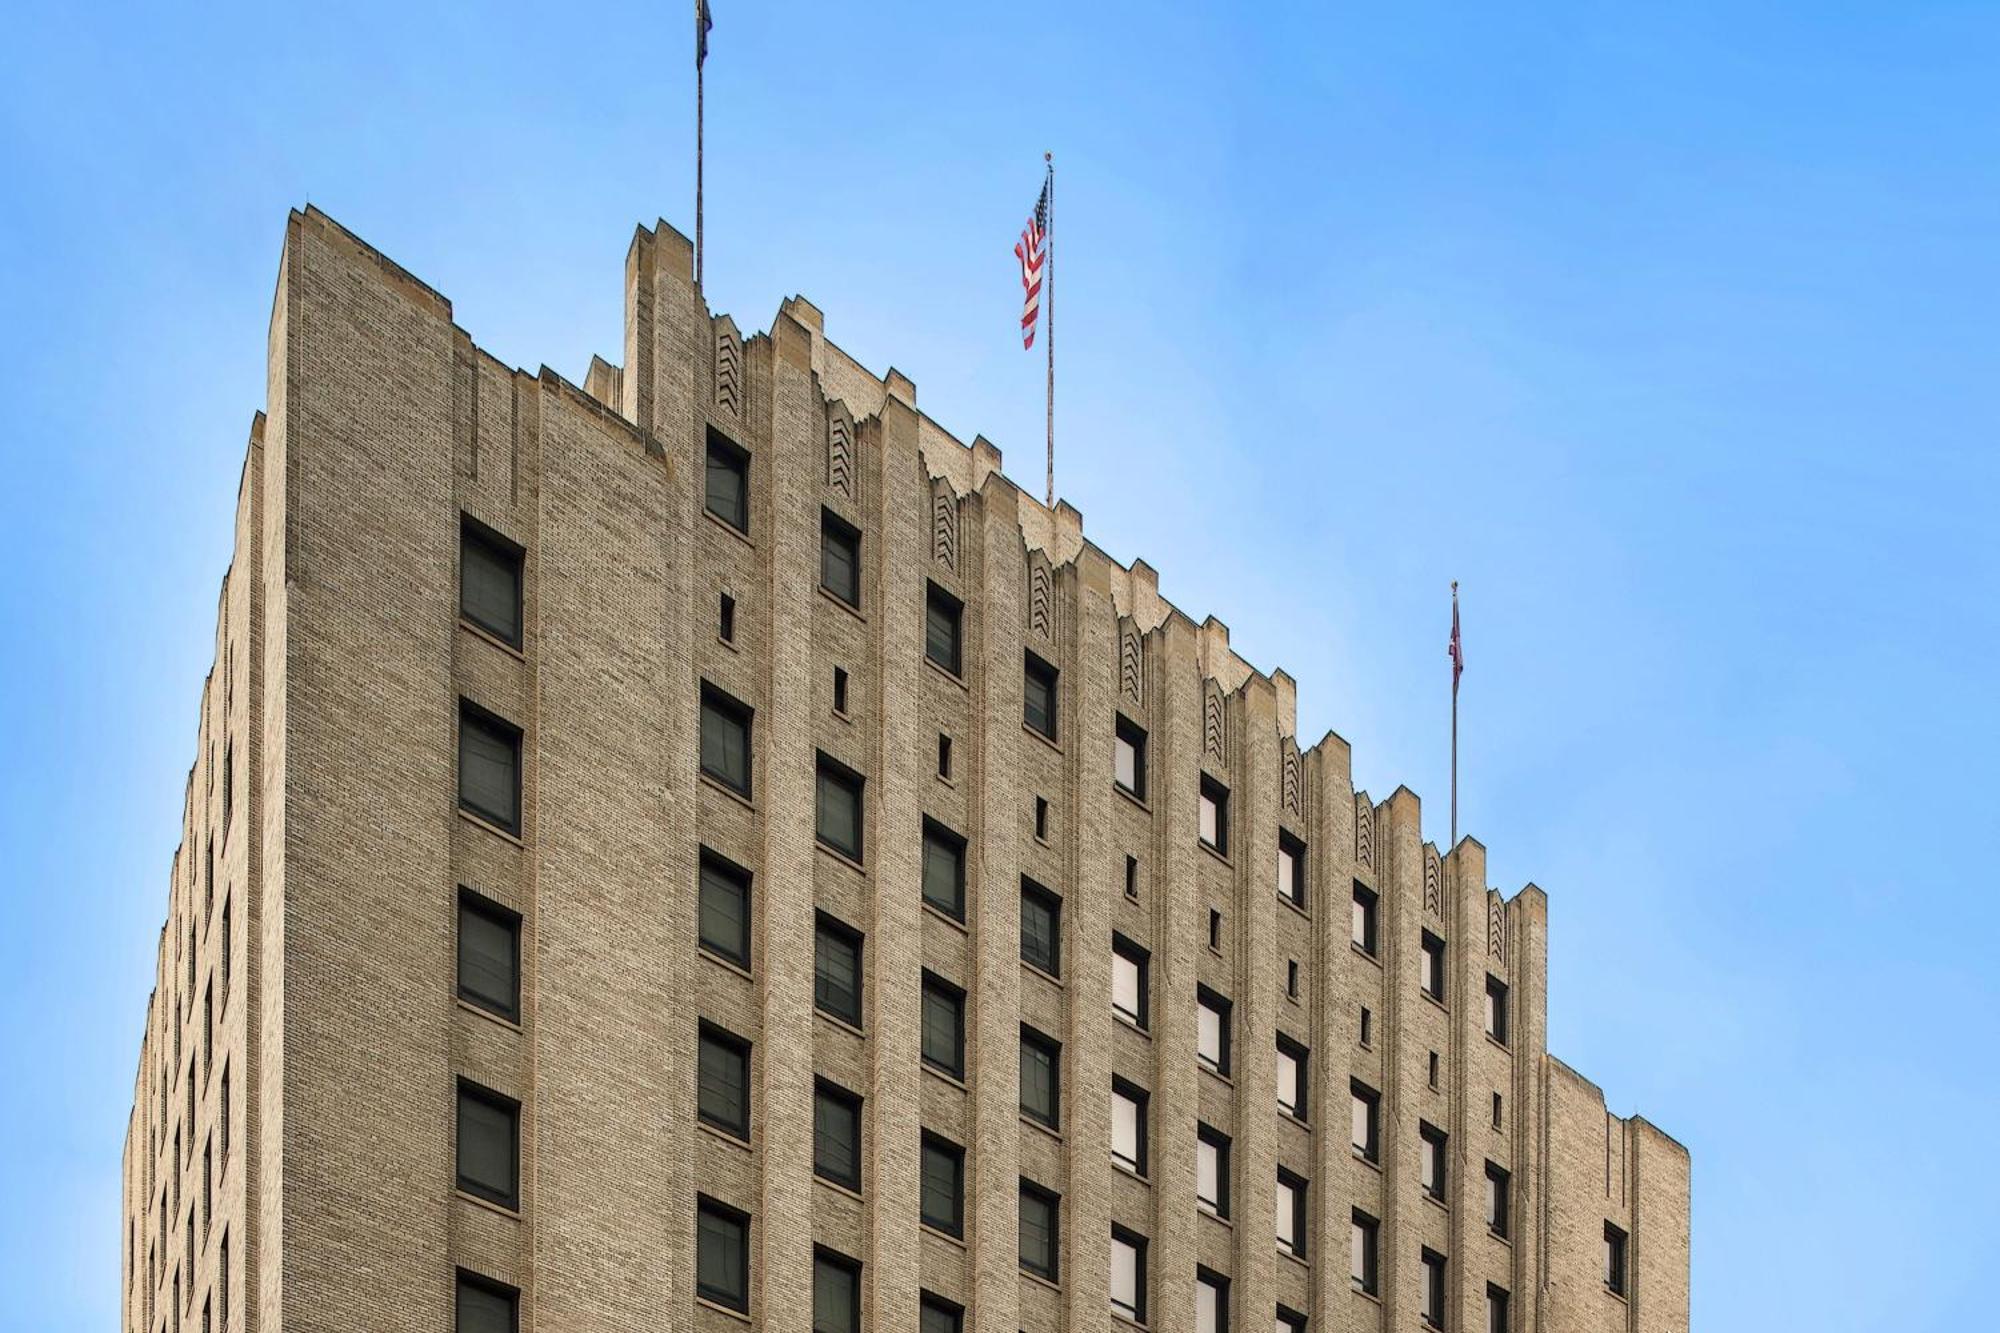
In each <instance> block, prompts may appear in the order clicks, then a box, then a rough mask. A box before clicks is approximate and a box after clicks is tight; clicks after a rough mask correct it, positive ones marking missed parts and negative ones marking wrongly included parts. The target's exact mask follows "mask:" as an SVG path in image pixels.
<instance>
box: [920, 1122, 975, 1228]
mask: <svg viewBox="0 0 2000 1333" xmlns="http://www.w3.org/2000/svg"><path fill="white" fill-rule="evenodd" d="M921 1159H922V1160H921V1163H920V1165H921V1170H922V1177H923V1179H922V1189H921V1194H922V1198H923V1219H924V1225H925V1226H927V1227H935V1228H937V1229H938V1230H939V1231H942V1232H944V1233H945V1235H947V1236H962V1235H964V1234H965V1149H963V1148H961V1147H959V1146H958V1145H957V1144H956V1143H952V1142H951V1141H949V1140H947V1139H942V1138H939V1137H938V1136H937V1135H935V1134H925V1135H924V1137H923V1150H922V1153H921Z"/></svg>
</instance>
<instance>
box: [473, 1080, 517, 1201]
mask: <svg viewBox="0 0 2000 1333" xmlns="http://www.w3.org/2000/svg"><path fill="white" fill-rule="evenodd" d="M520 1163H521V1104H520V1103H519V1102H517V1101H515V1100H514V1099H513V1098H512V1097H505V1096H502V1095H501V1094H499V1093H497V1092H495V1091H493V1090H492V1089H491V1088H482V1087H480V1086H479V1085H478V1084H477V1083H468V1082H467V1081H465V1080H464V1079H460V1080H459V1083H458V1187H459V1188H460V1189H462V1190H464V1191H465V1192H466V1193H467V1194H476V1195H478V1196H479V1197H480V1198H482V1199H486V1200H488V1201H490V1202H492V1203H497V1204H499V1205H500V1206H501V1207H503V1208H517V1207H519V1206H520V1202H521V1200H520V1180H521V1167H520Z"/></svg>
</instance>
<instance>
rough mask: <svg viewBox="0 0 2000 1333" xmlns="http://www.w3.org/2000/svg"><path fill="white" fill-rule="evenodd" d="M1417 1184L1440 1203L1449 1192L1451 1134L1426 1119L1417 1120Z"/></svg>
mask: <svg viewBox="0 0 2000 1333" xmlns="http://www.w3.org/2000/svg"><path fill="white" fill-rule="evenodd" d="M1417 1185H1418V1187H1419V1188H1421V1189H1422V1190H1423V1192H1424V1193H1425V1194H1428V1195H1429V1196H1430V1197H1431V1198H1433V1199H1436V1200H1438V1201H1439V1202H1440V1203H1442V1202H1443V1201H1444V1200H1445V1199H1446V1198H1447V1197H1448V1196H1449V1195H1450V1192H1451V1135H1449V1134H1447V1133H1446V1132H1445V1131H1444V1130H1442V1129H1439V1128H1438V1127H1437V1126H1436V1125H1433V1124H1432V1123H1431V1122H1430V1121H1428V1120H1419V1121H1417Z"/></svg>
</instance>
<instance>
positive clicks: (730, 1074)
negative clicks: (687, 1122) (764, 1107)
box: [695, 1023, 750, 1139]
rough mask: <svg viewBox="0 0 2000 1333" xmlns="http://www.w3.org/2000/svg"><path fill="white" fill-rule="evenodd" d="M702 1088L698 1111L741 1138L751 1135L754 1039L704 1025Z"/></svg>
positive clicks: (707, 1120) (707, 1121)
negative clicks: (752, 1044) (751, 1041)
mask: <svg viewBox="0 0 2000 1333" xmlns="http://www.w3.org/2000/svg"><path fill="white" fill-rule="evenodd" d="M700 1047H701V1052H700V1062H699V1063H700V1070H699V1072H700V1080H699V1082H700V1091H699V1095H698V1097H697V1098H696V1107H695V1109H696V1111H697V1113H698V1114H699V1115H700V1116H701V1121H702V1123H703V1124H705V1125H713V1126H714V1127H715V1128H717V1129H719V1130H721V1131H722V1132H723V1133H725V1134H729V1135H732V1136H734V1137H736V1138H739V1139H747V1138H749V1137H750V1043H749V1042H747V1041H744V1040H743V1039H742V1038H741V1037H738V1036H736V1035H735V1034H734V1033H730V1032H724V1031H723V1030H722V1029H721V1028H719V1027H716V1026H714V1025H713V1024H709V1023H703V1024H702V1025H701V1038H700Z"/></svg>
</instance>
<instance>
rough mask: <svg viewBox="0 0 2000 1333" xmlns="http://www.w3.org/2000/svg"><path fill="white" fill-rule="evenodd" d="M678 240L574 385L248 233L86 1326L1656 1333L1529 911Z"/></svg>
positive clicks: (833, 356)
mask: <svg viewBox="0 0 2000 1333" xmlns="http://www.w3.org/2000/svg"><path fill="white" fill-rule="evenodd" d="M689 260H690V255H689V247H688V244H687V242H686V241H685V240H684V239H683V238H682V237H680V236H679V235H677V234H675V233H674V232H673V231H671V230H670V229H668V228H667V227H665V226H664V225H662V226H661V227H659V228H657V229H655V230H644V229H642V230H641V231H640V232H639V233H638V235H637V237H636V238H635V240H634V241H633V244H632V247H631V250H630V253H629V255H628V256H627V259H626V273H625V279H626V282H625V290H626V307H625V308H626V329H625V347H624V355H623V364H622V366H611V365H609V364H607V363H605V362H602V361H598V362H595V363H594V364H593V365H592V366H591V368H590V373H589V375H588V376H587V378H586V382H585V384H584V385H583V386H582V387H578V386H576V385H573V384H571V383H568V382H566V381H565V380H563V379H562V378H560V377H559V376H557V375H555V374H554V373H552V372H550V371H547V370H544V371H542V372H541V373H540V374H529V373H525V372H521V371H515V370H510V369H508V368H507V367H505V366H503V365H501V364H499V363H498V362H497V361H495V360H494V359H493V358H491V357H490V356H487V355H486V354H485V353H483V352H481V351H480V350H479V348H477V347H476V346H475V345H474V344H473V343H472V341H471V339H470V338H469V337H468V336H467V335H466V333H465V332H464V331H462V330H461V329H459V328H458V327H456V326H455V325H454V324H453V322H452V312H451V306H450V305H449V303H448V302H446V301H445V300H444V298H442V297H441V296H439V295H438V294H437V293H435V292H433V291H431V290H430V289H429V288H427V287H425V286H424V285H423V284H422V283H420V282H418V281H416V280H415V279H414V278H412V277H411V276H410V275H409V274H407V273H405V272H403V271H402V270H401V269H399V268H397V267H396V266H395V265H394V264H392V263H391V262H389V261H388V260H387V259H385V258H384V257H383V256H381V255H380V254H378V253H376V252H375V251H373V250H372V249H370V248H369V247H368V246H366V245H365V244H363V243H362V242H360V241H359V240H357V239H356V238H355V237H354V236H352V235H350V234H349V233H347V232H346V231H344V230H342V229H341V228H340V227H339V226H338V225H337V224H335V223H334V222H332V221H331V220H330V219H328V218H327V217H325V216H324V215H322V214H320V213H317V212H313V211H310V210H309V211H307V212H306V213H304V214H294V215H292V217H291V218H290V221H289V224H288V228H287V233H286V241H285V247H284V258H283V265H282V270H281V272H280V275H279V279H278V288H277V295H276V300H275V303H274V307H273V311H272V319H271V330H270V351H269V367H270V369H269V383H268V388H267V394H268V405H267V415H260V416H259V417H257V418H256V420H255V422H254V424H253V425H252V428H251V432H250V440H249V446H248V451H247V456H246V459H245V463H244V470H243V476H242V483H241V489H240V493H239V499H238V503H237V510H236V548H235V558H234V561H233V563H232V565H231V568H230V570H229V573H228V576H227V577H226V579H225V580H224V583H223V587H222V595H221V600H220V606H219V608H218V618H217V626H216V638H215V646H216V665H215V668H214V670H213V671H212V672H211V673H210V676H209V679H208V682H207V685H206V688H205V689H204V692H203V695H202V702H201V724H200V730H199V738H198V744H197V747H196V761H195V764H194V767H193V769H192V772H191V774H190V777H189V781H188V789H187V814H186V827H185V829H184V833H183V839H182V843H181V848H180V851H179V853H178V855H177V856H176V858H175V861H174V866H173V875H172V884H171V890H170V905H169V910H168V914H167V923H166V926H165V929H164V930H163V932H162V934H161V936H160V951H159V976H158V984H157V988H156V990H155V991H154V994H153V998H152V1002H151V1005H150V1008H149V1010H148V1013H147V1016H146V1027H145V1036H144V1041H143V1045H142V1047H141V1051H140V1057H139V1067H138V1076H137V1080H136V1082H135V1085H134V1097H133V1110H132V1117H131V1125H130V1129H129V1131H128V1134H127V1139H126V1147H125V1217H124V1223H123V1232H124V1234H123V1236H122V1237H121V1240H122V1243H123V1246H124V1254H123V1262H122V1265H121V1272H120V1275H119V1281H120V1285H121V1288H122V1290H123V1293H124V1328H125V1329H126V1330H127V1331H128V1333H179V1331H181V1330H188V1331H190V1333H192V1331H193V1330H201V1333H235V1331H236V1330H245V1329H250V1330H278V1329H284V1330H287V1331H288V1333H290V1331H295V1330H308V1329H312V1330H317V1329H328V1330H334V1329H338V1330H352V1329H394V1330H412V1331H413V1333H414V1331H416V1330H439V1329H450V1328H453V1327H454V1326H455V1327H457V1328H459V1329H462V1330H469V1331H470V1330H479V1331H482V1333H483V1331H484V1330H490V1329H508V1328H513V1327H516V1326H518V1327H519V1328H522V1329H538V1330H560V1331H562V1333H600V1331H601V1333H613V1331H614V1330H616V1331H617V1333H629V1331H632V1330H641V1329H646V1330H652V1329H673V1330H690V1329H691V1330H700V1331H701V1333H732V1331H734V1330H739V1329H745V1328H755V1329H770V1330H784V1331H786V1333H807V1330H826V1331H827V1333H843V1331H844V1330H848V1329H852V1328H867V1329H870V1330H876V1331H878V1333H943V1331H945V1330H978V1331H979V1333H1015V1331H1016V1330H1025V1331H1026V1333H1055V1331H1056V1330H1071V1331H1073V1333H1085V1331H1089V1333H1110V1331H1111V1330H1129V1329H1130V1328H1131V1327H1133V1326H1134V1325H1143V1326H1145V1327H1147V1328H1150V1329H1156V1330H1166V1331H1168V1333H1180V1331H1182V1330H1189V1331H1196V1333H1198V1331H1199V1330H1206V1329H1210V1328H1216V1329H1222V1328H1229V1329H1236V1330H1255V1331H1256V1333H1261V1330H1263V1329H1264V1328H1267V1327H1273V1324H1272V1323H1271V1322H1270V1321H1272V1320H1274V1319H1275V1327H1276V1329H1277V1330H1279V1333H1285V1331H1286V1330H1297V1329H1312V1330H1316V1331H1317V1330H1325V1331H1328V1333H1330V1331H1332V1330H1373V1329H1384V1330H1406V1329H1419V1328H1422V1327H1425V1326H1426V1325H1430V1326H1435V1327H1441V1328H1444V1329H1447V1330H1464V1331H1465V1333H1478V1331H1479V1330H1488V1329H1496V1328H1504V1329H1507V1330H1549V1331H1551V1333H1595V1331H1597V1330H1604V1331H1606V1333H1608V1331H1609V1330H1635V1331H1637V1333H1684V1330H1685V1329H1686V1327H1687V1317H1688V1316H1687V1311H1688V1159H1687V1156H1686V1153H1685V1152H1684V1151H1683V1150H1682V1149H1681V1147H1680V1146H1679V1145H1678V1144H1676V1143H1675V1142H1674V1141H1673V1140H1672V1139H1670V1138H1668V1137H1667V1136H1666V1135H1664V1134H1662V1133H1661V1132H1660V1131H1659V1130H1657V1129H1655V1128H1654V1127H1653V1126H1651V1125H1650V1124H1648V1123H1646V1122H1645V1121H1643V1120H1640V1119H1637V1118H1634V1119H1630V1120H1625V1119H1620V1118H1618V1117H1616V1116H1613V1115H1610V1114H1608V1113H1607V1111H1606V1109H1605V1105H1604V1100H1603V1098H1602V1096H1601V1094H1600V1093H1599V1092H1598V1090H1597V1089H1596V1088H1595V1087H1593V1086H1592V1085H1591V1084H1590V1083H1588V1082H1586V1081H1585V1080H1584V1079H1583V1078H1582V1077H1580V1076H1579V1075H1577V1074H1576V1073H1574V1072H1573V1071H1571V1070H1570V1069H1569V1068H1568V1067H1567V1066H1565V1065H1563V1064H1562V1063H1560V1062H1559V1061H1557V1060H1556V1059H1555V1058H1553V1057H1552V1056H1550V1055H1549V1054H1547V1052H1546V1049H1545V1045H1544V1031H1545V1027H1544V1016H1545V1012H1546V1000H1547V996H1546V978H1547V969H1546V955H1545V948H1546V938H1547V936H1546V923H1547V902H1546V899H1545V898H1544V896H1543V894H1542V892H1541V891H1540V890H1539V889H1537V888H1535V887H1533V886H1532V885H1531V886H1529V887H1527V888H1524V889H1522V890H1521V891H1520V892H1518V893H1516V894H1515V895H1513V896H1512V897H1511V898H1504V897H1503V896H1502V895H1501V894H1500V893H1498V892H1496V891H1494V890H1493V889H1491V888H1489V887H1488V885H1487V883H1486V868H1485V855H1484V851H1483V849H1482V848H1481V847H1480V845H1479V844H1478V843H1477V842H1475V841H1473V840H1471V839H1469V838H1468V839H1466V840H1465V841H1463V842H1461V843H1459V845H1458V846H1457V847H1455V848H1452V849H1449V850H1448V851H1445V852H1443V853H1440V852H1439V851H1438V850H1437V849H1436V848H1435V847H1433V846H1431V845H1430V844H1428V843H1426V842H1425V841H1424V840H1423V837H1422V834H1421V831H1420V825H1419V818H1418V815H1419V806H1418V800H1417V798H1416V797H1415V796H1414V795H1412V794H1411V793H1410V792H1409V791H1407V790H1403V789H1398V790H1397V791H1395V792H1394V793H1392V794H1391V795H1389V796H1388V797H1387V799H1385V800H1381V801H1377V800H1375V799H1373V798H1371V797H1370V796H1369V795H1368V794H1367V793H1365V792H1358V791H1356V790H1355V789H1354V787H1353V783H1352V780H1351V776H1350V767H1349V752H1348V746H1347V743H1346V742H1345V741H1343V740H1341V739H1340V737H1339V736H1337V735H1328V736H1326V737H1324V738H1322V739H1321V740H1319V741H1318V742H1317V743H1315V744H1312V745H1310V746H1307V747H1301V745H1300V744H1299V740H1298V738H1297V737H1296V735H1295V726H1294V717H1295V708H1294V703H1295V698H1294V686H1293V683H1292V680H1291V679H1290V677H1288V676H1286V675H1285V674H1283V673H1282V672H1276V671H1274V672H1271V673H1269V674H1265V673H1263V672H1260V671H1258V670H1257V669H1255V668H1253V667H1252V666H1251V665H1250V664H1248V663H1246V662H1244V661H1243V660H1242V659H1241V658H1239V657H1237V656H1236V655H1235V654H1234V653H1233V652H1232V651H1231V650H1230V647H1229V634H1228V630H1227V629H1226V628H1225V627H1224V626H1223V625H1222V624H1221V623H1219V622H1218V621H1216V620H1213V619H1210V620H1206V621H1203V622H1199V623H1197V622H1196V621H1194V620H1191V619H1189V618H1188V617H1187V616H1186V615H1184V614H1183V613H1181V612H1180V611H1179V610H1177V609H1175V608H1174V607H1172V606H1170V605H1169V604H1167V603H1166V602H1164V601H1163V600H1161V598H1160V596H1159V593H1158V587H1157V580H1156V577H1155V575H1154V572H1153V570H1152V569H1151V568H1150V567H1148V566H1147V565H1145V564H1143V563H1134V564H1132V565H1130V566H1126V565H1122V564H1120V563H1118V562H1117V561H1116V560H1115V559H1113V558H1112V557H1110V556H1109V555H1107V554H1106V553H1104V552H1102V551H1100V550H1098V549H1097V548H1096V547H1094V546H1092V545H1090V544H1089V543H1088V542H1087V541H1086V540H1085V538H1084V536H1083V532H1082V525H1081V516H1080V515H1079V514H1078V513H1077V512H1076V511H1075V510H1074V509H1072V508H1070V507H1069V506H1067V505H1060V504H1059V505H1057V506H1056V508H1055V509H1054V510H1053V511H1051V510H1049V509H1047V508H1044V507H1043V506H1042V505H1041V504H1040V503H1039V502H1037V501H1036V500H1035V499H1034V498H1033V497H1031V496H1029V495H1027V494H1025V493H1023V492H1022V491H1021V490H1020V489H1018V488H1017V487H1016V486H1015V485H1014V484H1013V483H1011V482H1010V481H1008V480H1007V478H1006V477H1005V476H1004V475H1003V474H1002V473H1001V471H1000V455H999V452H998V451H997V450H996V449H995V448H993V446H992V445H990V444H988V443H987V442H986V441H985V440H983V439H980V440H975V441H974V442H973V443H972V445H971V446H970V447H967V446H966V445H964V444H961V443H960V442H959V441H957V440H956V439H954V438H952V437H951V436H950V435H948V434H946V433H945V431H944V430H943V429H942V428H941V427H939V426H938V425H937V424H936V423H935V422H933V421H931V420H930V419H929V418H927V417H925V416H923V415H922V414H921V413H920V412H918V410H917V408H916V405H915V403H916V389H915V386H914V385H912V384H911V383H910V381H909V380H908V379H906V378H905V377H904V376H902V375H901V374H899V373H897V372H896V371H894V370H891V371H889V372H888V374H887V376H886V377H883V378H878V377H877V376H875V375H873V374H871V373H870V372H868V371H866V370H864V369H862V368H861V367H860V366H859V365H857V364H856V363H855V362H854V361H852V360H851V359H849V358H848V357H847V356H846V355H845V354H843V353H842V352H841V351H840V350H839V349H838V348H837V347H835V346H834V345H833V344H832V343H830V342H828V341H827V340H826V338H825V336H824V333H823V330H822V323H821V317H820V312H819V311H818V310H816V309H814V308H813V307H812V306H811V305H810V304H808V303H807V302H805V301H804V300H801V299H793V300H791V301H788V302H786V303H785V305H784V306H783V308H782V309H781V310H780V311H779V312H778V314H777V317H776V319H775V320H774V321H773V323H772V326H771V329H770V331H769V332H768V333H765V334H758V335H755V336H750V337H745V336H744V335H743V334H742V333H741V332H740V331H739V330H738V328H737V326H736V324H735V322H734V321H733V320H731V319H730V318H729V317H728V316H726V315H725V316H717V315H712V314H711V313H710V312H709V310H708V309H707V307H706V305H705V304H704V302H703V299H702V295H701V293H700V291H699V290H697V289H696V288H695V286H694V285H693V283H692V281H691V278H690V270H691V265H690V262H689Z"/></svg>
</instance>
